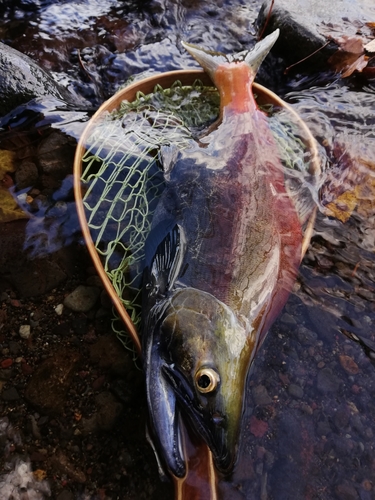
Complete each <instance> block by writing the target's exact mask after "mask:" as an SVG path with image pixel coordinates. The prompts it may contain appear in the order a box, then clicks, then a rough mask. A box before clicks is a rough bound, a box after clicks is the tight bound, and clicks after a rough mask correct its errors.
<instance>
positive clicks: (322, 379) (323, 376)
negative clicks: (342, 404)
mask: <svg viewBox="0 0 375 500" xmlns="http://www.w3.org/2000/svg"><path fill="white" fill-rule="evenodd" d="M341 383H342V381H341V380H340V379H339V378H338V377H337V376H336V375H335V374H334V373H333V372H332V370H331V369H330V368H323V369H322V370H320V371H319V373H318V377H317V387H318V390H319V391H321V392H323V393H328V392H337V391H338V389H339V387H340V385H341Z"/></svg>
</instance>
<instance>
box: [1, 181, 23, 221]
mask: <svg viewBox="0 0 375 500" xmlns="http://www.w3.org/2000/svg"><path fill="white" fill-rule="evenodd" d="M28 218H29V216H28V215H27V214H26V213H25V212H24V211H23V210H21V209H20V207H19V206H18V205H17V202H16V200H15V199H14V198H13V196H12V195H11V193H10V192H9V190H8V189H6V188H4V187H2V186H0V222H10V221H12V220H17V219H28Z"/></svg>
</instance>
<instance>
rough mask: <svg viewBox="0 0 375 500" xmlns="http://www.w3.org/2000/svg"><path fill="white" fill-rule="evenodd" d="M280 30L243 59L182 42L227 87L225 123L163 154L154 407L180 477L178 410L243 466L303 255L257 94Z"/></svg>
mask: <svg viewBox="0 0 375 500" xmlns="http://www.w3.org/2000/svg"><path fill="white" fill-rule="evenodd" d="M278 34H279V33H278V30H277V31H275V32H274V33H272V34H271V35H269V36H268V37H266V38H265V39H264V40H262V41H261V42H259V43H257V44H256V46H255V47H254V49H253V50H251V51H245V52H241V53H239V54H236V55H234V56H226V55H223V54H216V53H210V52H206V51H203V50H202V49H199V48H198V47H195V46H192V45H189V44H183V45H184V47H185V48H186V50H188V51H189V53H190V54H191V55H192V56H193V57H194V58H195V59H196V60H197V61H198V62H199V63H200V64H201V65H202V66H203V68H204V69H205V70H206V71H207V72H208V73H209V75H210V77H211V79H212V81H213V82H214V83H215V85H216V87H217V88H218V90H219V93H220V118H219V120H218V122H217V123H216V125H215V127H214V129H213V130H212V129H211V132H210V133H209V134H207V135H205V136H204V137H202V138H201V139H200V141H199V142H196V143H194V144H192V145H191V147H189V148H188V149H185V150H183V151H177V150H175V149H171V148H170V149H168V148H164V149H163V150H162V152H161V153H162V154H161V156H162V163H163V169H164V172H165V179H166V188H165V191H164V192H163V194H162V197H161V199H160V201H159V204H158V207H157V209H156V212H155V215H154V220H153V228H152V231H151V233H150V236H149V238H148V240H147V242H146V269H145V273H144V290H145V293H144V316H143V332H142V336H143V347H144V364H145V371H146V384H147V397H148V405H149V411H150V415H151V422H152V425H153V428H154V433H155V436H156V445H157V448H159V449H160V450H161V452H162V453H161V454H162V457H163V460H164V461H165V464H166V465H167V467H168V469H169V470H170V471H171V472H172V473H173V474H174V475H175V476H176V477H182V476H183V475H184V473H185V470H186V468H185V457H184V456H183V451H182V447H181V446H180V442H179V425H180V424H179V416H180V415H182V416H183V418H184V420H185V421H186V422H188V425H190V426H191V427H192V428H194V429H195V431H196V432H197V433H198V434H199V435H200V436H201V437H202V438H203V439H204V440H205V441H206V443H207V445H208V446H209V448H210V450H211V452H212V454H213V459H214V464H215V466H216V467H217V469H218V470H219V471H221V472H222V473H224V474H225V473H229V472H230V471H231V469H232V468H233V466H234V463H235V460H236V450H237V444H238V443H237V441H238V436H239V429H240V422H241V416H242V409H243V394H244V388H245V382H246V375H247V373H248V370H249V366H250V364H251V362H252V360H253V358H254V354H255V352H256V351H257V349H258V348H259V346H260V345H261V343H262V341H263V340H264V337H265V335H266V333H267V331H268V329H269V327H270V326H271V324H272V322H273V321H274V320H275V318H276V316H277V315H278V314H279V312H280V311H281V309H282V307H283V305H284V304H285V302H286V299H287V297H288V293H289V291H290V289H291V287H292V285H293V283H294V281H295V277H296V273H297V269H298V266H299V263H300V259H301V242H302V230H301V224H300V222H299V218H298V215H297V213H296V210H295V207H294V205H293V202H292V201H291V199H290V198H289V196H288V194H287V192H286V189H285V182H284V173H283V166H282V164H281V161H280V154H279V151H278V148H277V146H276V144H275V141H274V138H273V135H272V133H271V131H270V129H269V126H268V123H267V117H266V115H265V114H264V113H263V112H262V111H261V110H260V109H259V108H258V106H257V104H256V102H255V99H254V96H253V93H252V83H253V80H254V77H255V74H256V72H257V70H258V68H259V66H260V64H261V62H262V61H263V59H264V58H265V57H266V55H267V54H268V52H269V50H270V49H271V47H272V46H273V44H274V43H275V41H276V39H277V37H278Z"/></svg>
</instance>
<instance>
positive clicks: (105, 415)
mask: <svg viewBox="0 0 375 500" xmlns="http://www.w3.org/2000/svg"><path fill="white" fill-rule="evenodd" d="M95 401H96V404H97V408H98V409H97V411H96V412H95V413H94V415H92V416H91V417H90V418H87V419H86V418H83V419H82V421H81V423H80V430H81V432H82V434H83V435H88V434H91V433H95V432H98V431H110V430H111V429H112V428H113V427H114V425H115V423H116V421H117V419H118V417H119V415H120V413H121V411H122V409H123V405H122V404H121V403H120V402H119V401H118V400H117V399H116V398H115V397H114V396H113V395H112V394H111V393H110V392H101V393H100V394H98V395H97V396H96V398H95Z"/></svg>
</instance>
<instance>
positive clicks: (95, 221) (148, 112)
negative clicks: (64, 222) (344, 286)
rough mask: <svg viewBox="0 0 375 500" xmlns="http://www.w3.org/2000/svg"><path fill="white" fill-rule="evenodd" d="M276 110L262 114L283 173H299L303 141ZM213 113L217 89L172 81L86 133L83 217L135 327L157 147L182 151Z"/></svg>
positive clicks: (155, 191)
mask: <svg viewBox="0 0 375 500" xmlns="http://www.w3.org/2000/svg"><path fill="white" fill-rule="evenodd" d="M279 111H280V112H276V111H275V109H274V108H272V107H267V109H266V112H267V113H268V116H269V118H270V127H271V129H272V130H273V132H274V136H275V138H276V140H277V142H278V143H279V145H280V153H281V157H282V159H283V161H284V164H285V166H286V167H287V168H288V169H289V170H294V171H298V172H305V171H306V170H307V167H308V164H309V155H308V152H307V151H306V147H305V141H304V140H303V138H302V137H300V135H299V131H298V127H297V125H296V124H293V122H290V117H288V116H287V113H285V112H284V113H283V112H282V110H279ZM218 113H219V95H218V92H217V90H216V89H215V88H213V87H205V86H203V84H202V83H201V82H199V81H197V82H195V84H194V85H193V86H189V87H186V86H183V85H182V84H181V83H180V82H176V83H175V84H174V85H173V86H172V87H171V88H169V89H163V88H161V87H160V86H156V87H155V89H154V92H153V93H151V94H148V95H144V94H142V93H138V94H137V96H136V99H135V100H134V102H131V103H129V102H126V101H124V102H123V103H122V104H121V105H120V107H119V108H118V109H117V110H116V111H114V112H112V113H105V114H103V116H102V118H101V120H100V121H99V122H97V123H96V124H95V126H93V127H92V128H91V133H90V135H89V137H88V139H87V144H86V153H85V154H84V156H83V159H82V163H83V174H82V183H83V192H84V196H83V204H84V208H85V213H86V219H87V223H88V226H89V229H90V233H91V236H92V239H93V242H94V245H95V248H96V250H97V252H98V254H99V255H100V256H101V260H102V264H103V267H104V270H105V272H106V274H107V276H108V277H109V279H110V281H111V283H112V285H113V287H114V289H115V291H116V293H117V294H118V296H119V297H120V299H121V302H122V304H123V305H124V307H125V308H126V310H127V311H128V313H129V315H130V317H131V319H132V321H133V323H134V325H135V326H136V328H138V329H139V326H140V321H141V300H140V299H141V297H140V295H141V277H142V271H143V259H144V243H145V240H146V238H147V235H148V233H149V231H150V229H151V223H152V215H153V213H154V210H155V208H156V205H157V202H158V199H159V197H160V195H161V193H162V191H163V189H164V178H163V173H162V170H161V168H160V165H159V161H158V156H159V151H160V148H161V147H162V146H176V147H177V148H180V149H183V148H186V147H187V146H188V145H189V143H190V142H191V141H193V140H194V139H195V138H196V137H197V136H199V134H200V133H201V132H202V130H204V129H205V128H206V127H208V126H209V125H210V124H211V123H212V122H213V121H214V120H216V119H217V117H218ZM119 325H120V323H119V322H117V321H116V317H115V318H114V321H113V328H114V330H115V331H116V333H117V335H118V337H119V338H120V340H122V341H123V343H124V344H126V345H128V337H127V334H126V332H124V331H123V329H122V328H121V327H120V326H119Z"/></svg>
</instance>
